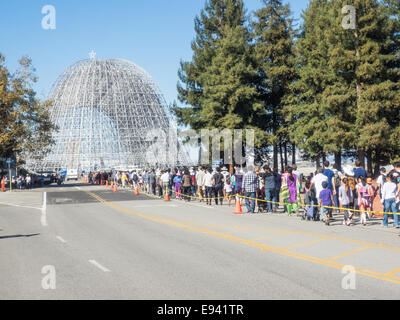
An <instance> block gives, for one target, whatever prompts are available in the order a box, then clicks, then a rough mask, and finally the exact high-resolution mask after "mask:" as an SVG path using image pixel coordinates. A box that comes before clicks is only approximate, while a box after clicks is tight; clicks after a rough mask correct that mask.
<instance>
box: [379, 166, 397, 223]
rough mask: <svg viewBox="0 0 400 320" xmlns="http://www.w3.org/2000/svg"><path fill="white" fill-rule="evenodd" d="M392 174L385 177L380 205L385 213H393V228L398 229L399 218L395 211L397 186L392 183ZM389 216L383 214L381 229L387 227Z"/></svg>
mask: <svg viewBox="0 0 400 320" xmlns="http://www.w3.org/2000/svg"><path fill="white" fill-rule="evenodd" d="M393 179H394V175H393V173H391V174H389V175H388V176H387V177H386V182H385V184H384V185H383V188H382V200H381V202H382V204H383V205H384V211H385V212H392V213H393V220H394V227H395V228H399V216H398V215H397V209H396V196H397V195H398V190H397V185H396V183H394V182H393ZM388 220H389V214H388V213H385V214H384V216H383V222H382V226H383V227H388Z"/></svg>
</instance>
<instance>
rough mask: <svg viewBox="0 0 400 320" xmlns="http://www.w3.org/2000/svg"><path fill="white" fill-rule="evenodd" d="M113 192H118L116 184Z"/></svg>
mask: <svg viewBox="0 0 400 320" xmlns="http://www.w3.org/2000/svg"><path fill="white" fill-rule="evenodd" d="M113 191H114V192H117V191H118V188H117V184H114V190H113Z"/></svg>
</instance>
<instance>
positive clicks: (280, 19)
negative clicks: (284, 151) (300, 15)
mask: <svg viewBox="0 0 400 320" xmlns="http://www.w3.org/2000/svg"><path fill="white" fill-rule="evenodd" d="M263 3H264V7H263V8H261V9H260V10H258V11H257V12H256V13H255V18H256V19H255V21H254V22H253V29H254V40H255V53H256V58H257V64H258V66H259V68H260V73H259V76H260V81H259V83H260V90H261V94H262V98H263V101H264V107H265V109H266V111H267V114H268V118H267V121H268V122H266V123H265V129H266V130H268V131H269V133H270V136H269V137H270V139H269V142H270V144H272V146H273V164H274V168H277V167H278V145H279V144H280V143H285V144H286V143H287V142H288V141H287V131H286V129H287V126H286V123H285V118H284V116H283V114H282V108H283V101H282V100H283V99H284V97H285V95H287V94H288V88H289V86H290V84H291V83H292V82H293V80H294V79H295V55H294V52H293V47H294V45H293V38H294V32H293V27H292V23H293V20H292V18H291V13H290V7H289V5H288V4H286V5H283V4H282V1H281V0H263Z"/></svg>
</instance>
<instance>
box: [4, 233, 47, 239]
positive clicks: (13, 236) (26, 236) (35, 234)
mask: <svg viewBox="0 0 400 320" xmlns="http://www.w3.org/2000/svg"><path fill="white" fill-rule="evenodd" d="M38 235H40V233H33V234H14V235H12V236H0V240H1V239H10V238H30V237H35V236H38Z"/></svg>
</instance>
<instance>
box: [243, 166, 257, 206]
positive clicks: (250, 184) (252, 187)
mask: <svg viewBox="0 0 400 320" xmlns="http://www.w3.org/2000/svg"><path fill="white" fill-rule="evenodd" d="M257 188H258V176H257V175H256V173H255V172H254V167H253V166H249V167H248V171H247V173H246V174H245V176H244V178H243V190H244V192H245V195H246V207H247V213H255V211H254V210H255V207H256V192H257ZM250 200H251V204H250Z"/></svg>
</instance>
